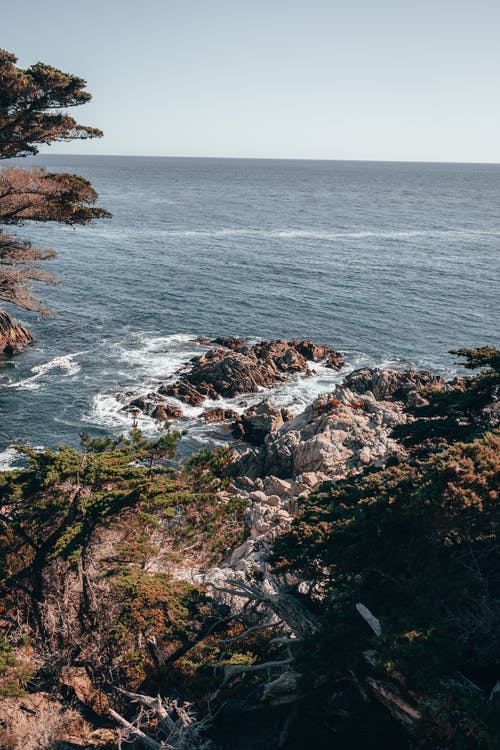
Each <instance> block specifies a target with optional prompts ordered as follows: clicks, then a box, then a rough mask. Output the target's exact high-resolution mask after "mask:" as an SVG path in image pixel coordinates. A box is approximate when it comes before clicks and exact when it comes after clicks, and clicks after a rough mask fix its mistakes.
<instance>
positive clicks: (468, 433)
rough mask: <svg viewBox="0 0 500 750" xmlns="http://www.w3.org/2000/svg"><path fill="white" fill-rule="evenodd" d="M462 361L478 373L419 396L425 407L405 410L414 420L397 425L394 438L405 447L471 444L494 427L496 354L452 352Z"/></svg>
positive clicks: (499, 368)
mask: <svg viewBox="0 0 500 750" xmlns="http://www.w3.org/2000/svg"><path fill="white" fill-rule="evenodd" d="M451 353H452V354H456V355H458V356H459V357H462V358H465V362H464V363H463V366H464V367H466V368H467V369H469V370H476V369H480V368H481V371H480V372H479V373H478V374H477V375H475V376H473V377H469V378H465V379H464V380H462V381H458V382H456V383H455V385H454V387H451V388H448V389H446V390H444V391H427V392H423V393H422V395H423V396H425V398H426V400H427V402H428V403H426V404H423V405H418V406H413V407H409V408H408V409H407V411H408V412H409V413H410V415H411V416H412V417H413V418H414V419H415V421H410V422H408V423H407V424H404V425H399V426H398V427H396V428H395V430H394V433H393V434H394V437H395V438H396V439H398V440H399V441H400V442H402V443H403V444H405V445H407V446H409V447H415V446H417V447H418V448H419V449H422V448H424V449H428V448H432V447H435V446H436V445H438V446H439V445H443V444H446V443H449V442H451V441H456V440H473V439H474V438H476V437H479V436H480V435H482V434H483V433H484V432H485V431H486V430H488V429H491V428H494V427H498V426H499V424H500V415H499V413H498V410H496V406H495V405H496V404H497V402H498V400H499V396H500V351H499V350H498V349H495V348H493V347H482V348H479V349H454V350H452V352H451Z"/></svg>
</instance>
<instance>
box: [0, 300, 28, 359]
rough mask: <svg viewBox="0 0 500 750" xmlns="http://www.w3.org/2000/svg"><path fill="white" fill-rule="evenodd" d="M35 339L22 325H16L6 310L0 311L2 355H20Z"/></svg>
mask: <svg viewBox="0 0 500 750" xmlns="http://www.w3.org/2000/svg"><path fill="white" fill-rule="evenodd" d="M34 341H35V339H34V338H33V336H32V335H31V333H30V332H29V331H28V330H27V329H26V328H25V327H24V326H22V325H21V324H20V323H16V322H15V321H14V320H13V319H12V318H11V317H10V315H7V313H6V312H4V310H0V354H1V353H3V354H8V355H12V354H19V352H21V351H22V350H23V349H25V348H26V347H27V346H31V345H32V344H33V343H34Z"/></svg>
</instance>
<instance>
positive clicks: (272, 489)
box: [264, 475, 292, 497]
mask: <svg viewBox="0 0 500 750" xmlns="http://www.w3.org/2000/svg"><path fill="white" fill-rule="evenodd" d="M291 486H292V485H291V484H290V482H287V481H286V480H284V479H279V477H274V476H272V475H271V476H269V477H266V478H265V480H264V488H265V490H266V492H268V493H269V494H270V495H278V496H279V497H283V496H284V495H288V494H289V492H290V487H291Z"/></svg>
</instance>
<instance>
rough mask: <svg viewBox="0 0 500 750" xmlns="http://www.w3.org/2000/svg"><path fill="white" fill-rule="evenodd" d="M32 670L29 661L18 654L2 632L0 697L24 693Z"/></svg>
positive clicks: (0, 639)
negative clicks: (20, 657)
mask: <svg viewBox="0 0 500 750" xmlns="http://www.w3.org/2000/svg"><path fill="white" fill-rule="evenodd" d="M31 672H32V670H31V669H30V667H29V665H28V663H27V661H26V660H24V661H23V660H22V659H19V658H18V657H17V656H16V654H15V652H14V649H13V647H12V645H11V644H10V643H9V642H8V641H7V640H6V638H5V637H4V636H3V635H2V634H1V633H0V697H16V696H19V695H22V694H23V692H24V686H25V685H26V682H27V681H28V680H29V678H30V677H31Z"/></svg>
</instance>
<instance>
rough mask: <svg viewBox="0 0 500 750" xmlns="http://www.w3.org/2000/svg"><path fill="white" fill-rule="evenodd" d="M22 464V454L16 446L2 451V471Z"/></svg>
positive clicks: (0, 457) (0, 462)
mask: <svg viewBox="0 0 500 750" xmlns="http://www.w3.org/2000/svg"><path fill="white" fill-rule="evenodd" d="M21 466H22V462H21V454H20V453H19V451H16V449H15V448H7V449H6V450H4V451H2V452H1V453H0V471H11V470H12V469H19V468H21Z"/></svg>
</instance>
